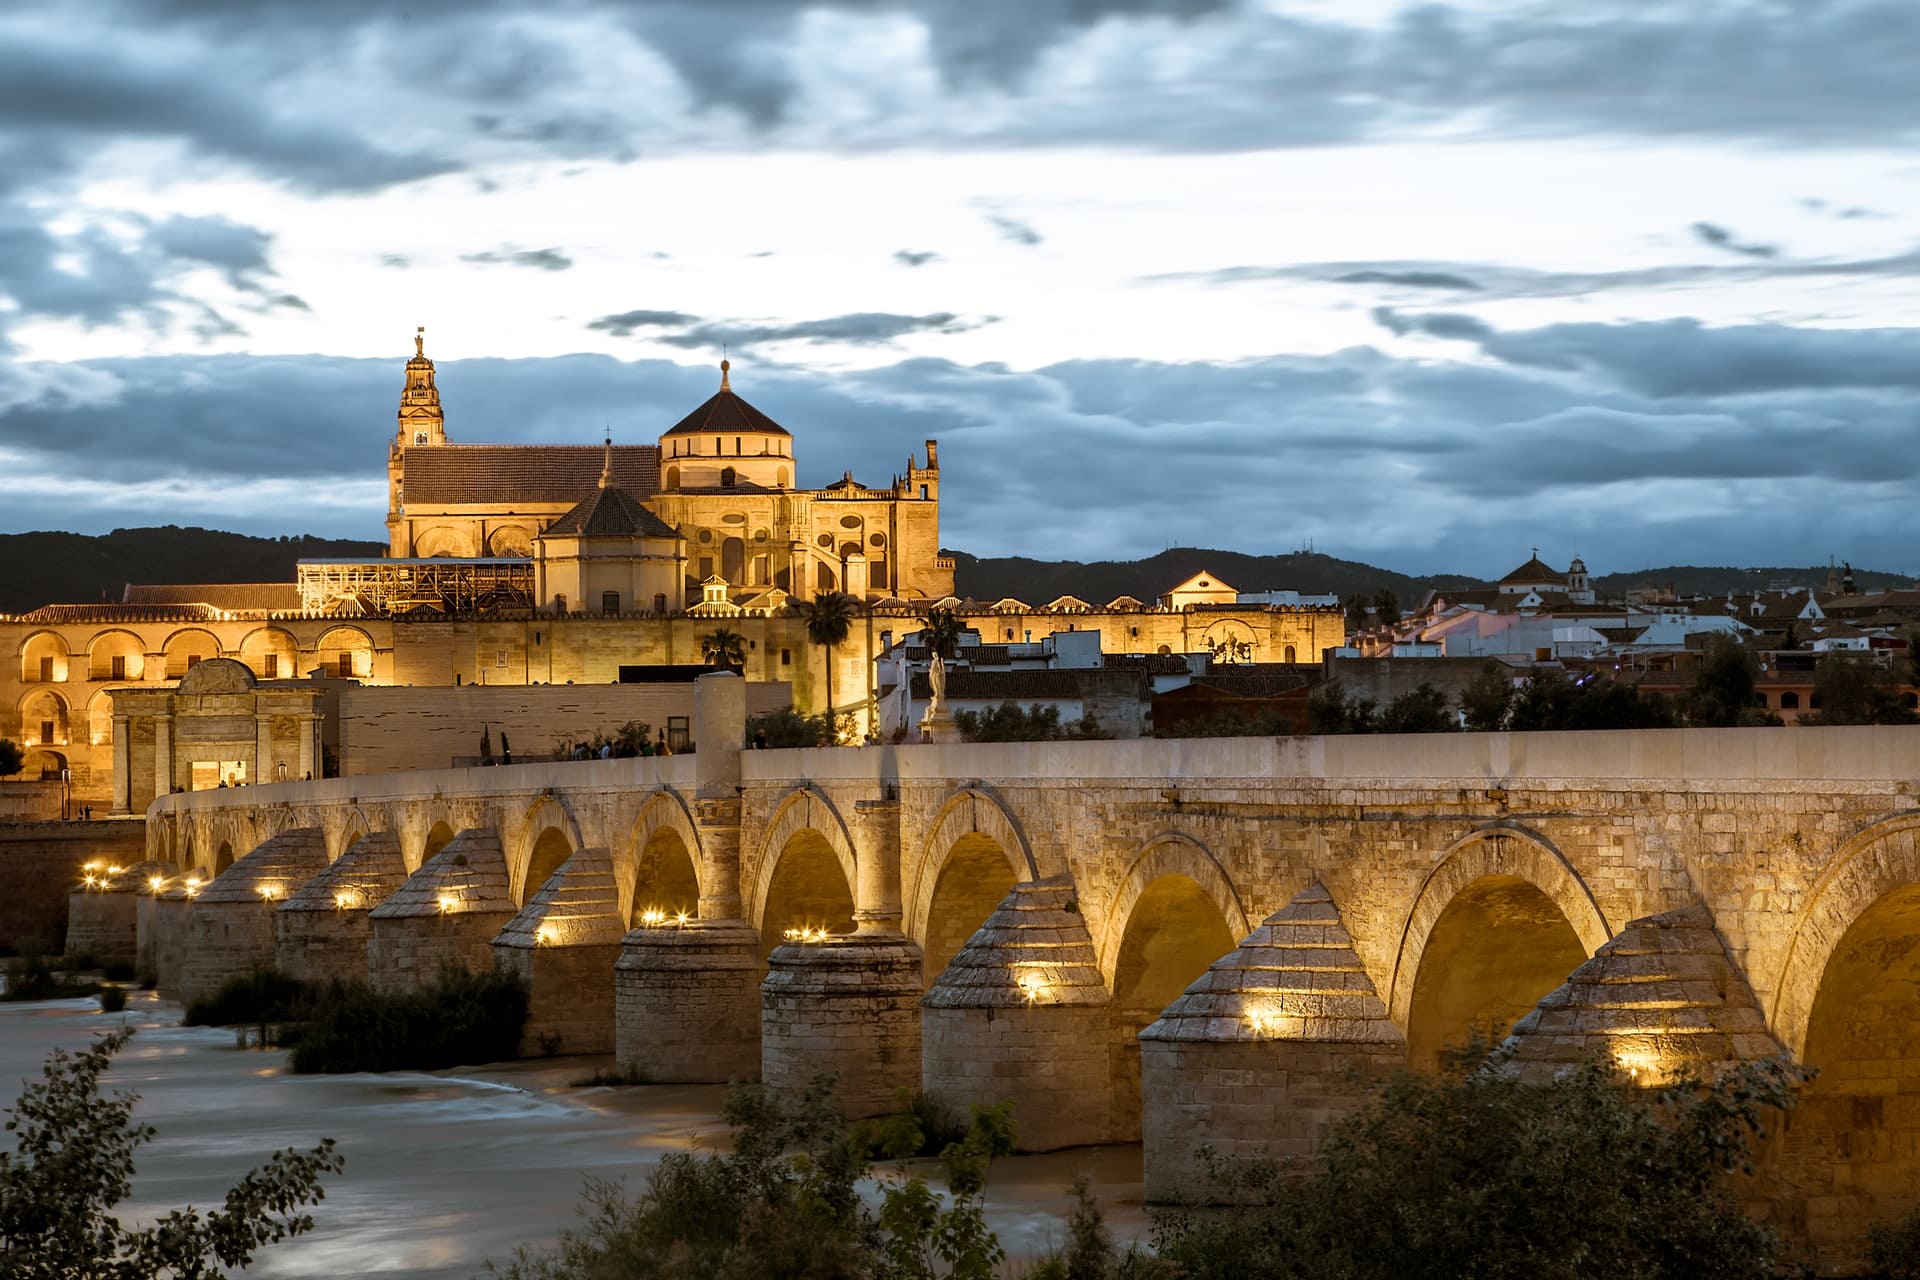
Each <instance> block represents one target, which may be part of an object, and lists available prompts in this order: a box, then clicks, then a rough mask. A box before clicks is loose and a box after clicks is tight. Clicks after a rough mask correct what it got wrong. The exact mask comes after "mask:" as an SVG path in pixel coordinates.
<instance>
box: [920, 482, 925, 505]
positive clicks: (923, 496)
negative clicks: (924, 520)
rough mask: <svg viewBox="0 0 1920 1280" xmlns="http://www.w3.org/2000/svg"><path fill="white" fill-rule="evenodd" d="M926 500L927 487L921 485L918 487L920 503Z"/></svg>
mask: <svg viewBox="0 0 1920 1280" xmlns="http://www.w3.org/2000/svg"><path fill="white" fill-rule="evenodd" d="M926 500H927V486H925V485H921V486H920V501H922V502H925V501H926Z"/></svg>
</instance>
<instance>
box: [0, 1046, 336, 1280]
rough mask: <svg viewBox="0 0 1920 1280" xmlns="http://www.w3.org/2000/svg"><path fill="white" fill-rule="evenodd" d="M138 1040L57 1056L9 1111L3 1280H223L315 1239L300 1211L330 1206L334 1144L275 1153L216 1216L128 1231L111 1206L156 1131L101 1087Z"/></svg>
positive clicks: (1, 1229) (1, 1184) (128, 1102)
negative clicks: (272, 1249) (325, 1186)
mask: <svg viewBox="0 0 1920 1280" xmlns="http://www.w3.org/2000/svg"><path fill="white" fill-rule="evenodd" d="M132 1036H133V1031H132V1029H131V1028H129V1029H126V1030H121V1031H116V1032H114V1033H113V1034H112V1035H109V1036H105V1037H103V1038H102V1039H100V1040H97V1041H95V1042H94V1044H93V1046H92V1047H91V1048H89V1049H86V1050H84V1051H82V1052H80V1053H77V1054H69V1053H67V1052H66V1051H65V1050H55V1051H54V1053H53V1055H52V1056H51V1057H49V1058H48V1059H47V1063H46V1065H45V1067H44V1068H42V1071H41V1075H42V1077H43V1079H42V1082H41V1083H39V1084H29V1085H27V1086H26V1088H25V1089H24V1090H23V1091H22V1092H21V1094H20V1101H19V1102H17V1103H16V1104H15V1105H14V1106H13V1107H12V1109H11V1110H9V1111H8V1113H7V1114H8V1116H9V1119H8V1120H7V1126H6V1127H7V1129H8V1130H9V1131H11V1132H12V1133H13V1135H14V1139H15V1145H16V1150H15V1151H13V1152H8V1153H0V1275H5V1276H8V1277H19V1278H20V1280H43V1278H44V1280H54V1278H55V1277H77V1276H86V1277H96V1276H97V1277H112V1278H118V1280H146V1278H147V1277H151V1276H159V1275H162V1274H166V1275H171V1276H177V1277H202V1276H214V1275H220V1274H223V1273H224V1269H227V1268H241V1267H245V1266H247V1265H248V1264H249V1263H250V1262H252V1260H253V1255H254V1252H255V1251H256V1250H257V1249H259V1248H261V1247H262V1246H264V1245H269V1244H275V1243H278V1242H279V1241H281V1240H284V1239H286V1238H288V1237H289V1236H298V1235H304V1234H305V1233H306V1232H308V1231H311V1230H312V1229H313V1219H312V1217H311V1216H309V1215H308V1214H305V1213H301V1212H298V1210H299V1209H300V1208H301V1207H302V1206H304V1205H309V1204H316V1203H318V1202H319V1201H320V1200H322V1199H323V1198H324V1197H325V1192H324V1191H322V1190H321V1187H320V1177H321V1175H322V1174H327V1173H339V1172H340V1170H341V1168H342V1161H341V1159H340V1157H339V1156H338V1155H336V1154H335V1153H334V1149H333V1140H332V1139H331V1138H328V1139H326V1140H325V1141H323V1142H321V1143H320V1145H319V1146H317V1147H315V1148H313V1149H312V1150H311V1151H296V1150H294V1149H292V1148H288V1149H287V1150H284V1151H278V1152H275V1153H274V1155H273V1157H272V1158H271V1159H270V1160H268V1162H267V1163H266V1164H265V1165H264V1166H262V1167H260V1168H257V1169H255V1170H253V1171H252V1172H250V1173H248V1174H247V1175H246V1177H244V1178H242V1179H241V1180H240V1182H239V1183H238V1184H237V1185H236V1186H235V1187H234V1188H233V1189H232V1190H231V1191H229V1192H227V1195H226V1200H225V1203H224V1205H223V1206H222V1207H221V1208H219V1209H214V1210H210V1211H207V1212H206V1213H204V1214H203V1213H202V1212H200V1211H199V1210H196V1209H191V1208H188V1209H176V1210H174V1211H173V1212H172V1213H169V1214H167V1215H166V1216H165V1217H163V1218H161V1219H160V1220H159V1221H158V1222H156V1223H154V1224H153V1225H152V1226H150V1227H145V1228H142V1229H140V1230H137V1231H136V1230H130V1229H128V1228H126V1227H124V1226H122V1225H121V1224H120V1220H119V1218H117V1217H116V1216H115V1215H114V1212H113V1210H114V1206H116V1205H118V1204H119V1203H120V1202H121V1201H122V1200H124V1199H125V1198H126V1196H127V1193H128V1190H129V1187H130V1186H131V1183H132V1179H133V1164H134V1152H135V1151H136V1150H137V1149H138V1148H139V1147H140V1146H141V1145H143V1144H145V1143H148V1142H151V1141H152V1140H153V1136H154V1131H153V1129H152V1127H151V1126H148V1125H143V1124H135V1123H134V1122H133V1118H132V1117H133V1104H134V1103H135V1102H137V1101H138V1100H139V1099H138V1097H137V1096H136V1095H134V1094H130V1093H116V1094H114V1095H113V1096H112V1097H103V1096H102V1095H101V1093H100V1077H101V1075H102V1074H103V1073H105V1071H106V1070H107V1067H108V1065H109V1064H110V1063H111V1062H112V1061H113V1056H114V1055H115V1054H116V1053H118V1052H119V1051H120V1050H121V1049H122V1048H123V1047H125V1045H126V1043H127V1041H128V1040H129V1039H130V1038H132Z"/></svg>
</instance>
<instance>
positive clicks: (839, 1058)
mask: <svg viewBox="0 0 1920 1280" xmlns="http://www.w3.org/2000/svg"><path fill="white" fill-rule="evenodd" d="M767 964H768V973H767V979H766V981H765V982H764V983H762V984H761V986H760V1078H761V1079H762V1080H763V1081H764V1082H765V1083H766V1084H767V1086H768V1087H769V1088H771V1089H774V1090H777V1091H779V1092H781V1093H785V1094H788V1095H795V1094H798V1093H799V1092H801V1091H802V1090H804V1089H805V1088H807V1086H808V1085H810V1084H812V1083H813V1080H814V1079H815V1077H817V1076H822V1075H829V1074H830V1075H833V1076H834V1077H836V1079H837V1081H838V1083H837V1086H836V1096H837V1098H838V1101H839V1103H840V1106H841V1108H842V1109H843V1110H844V1111H845V1112H846V1114H847V1116H848V1117H849V1118H850V1119H856V1120H857V1119H861V1118H863V1117H867V1116H879V1115H886V1114H887V1113H889V1112H891V1111H892V1110H893V1109H894V1108H895V1106H896V1105H897V1103H896V1101H895V1097H894V1095H895V1093H896V1091H898V1090H900V1089H911V1088H913V1087H914V1086H915V1085H917V1084H918V1083H919V1082H920V1007H919V1005H920V948H919V947H917V946H915V945H914V944H913V942H912V941H910V940H909V939H907V938H903V937H899V936H897V935H896V936H894V937H891V938H889V937H885V936H878V935H876V936H863V935H859V934H855V935H854V936H852V937H848V938H836V939H834V940H831V941H828V942H820V943H805V942H803V943H788V944H787V945H785V946H780V947H775V948H774V950H773V954H772V955H771V956H769V957H768V958H767Z"/></svg>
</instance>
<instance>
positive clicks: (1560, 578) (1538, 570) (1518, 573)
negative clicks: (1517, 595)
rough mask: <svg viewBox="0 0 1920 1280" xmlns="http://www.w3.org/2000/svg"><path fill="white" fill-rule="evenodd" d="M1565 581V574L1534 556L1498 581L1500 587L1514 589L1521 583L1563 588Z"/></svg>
mask: <svg viewBox="0 0 1920 1280" xmlns="http://www.w3.org/2000/svg"><path fill="white" fill-rule="evenodd" d="M1566 581H1567V575H1566V574H1564V573H1561V572H1560V571H1559V570H1558V569H1555V568H1554V567H1553V566H1551V565H1549V564H1545V563H1543V562H1542V561H1541V559H1540V557H1539V556H1534V557H1532V558H1531V559H1529V560H1528V561H1527V562H1526V563H1525V564H1523V565H1521V566H1520V567H1519V568H1518V569H1515V570H1514V571H1513V572H1512V573H1510V574H1508V575H1507V576H1506V577H1504V578H1502V579H1500V585H1501V586H1503V587H1514V586H1519V585H1521V584H1523V583H1535V582H1541V583H1549V582H1550V583H1553V584H1555V585H1558V586H1564V585H1565V584H1566Z"/></svg>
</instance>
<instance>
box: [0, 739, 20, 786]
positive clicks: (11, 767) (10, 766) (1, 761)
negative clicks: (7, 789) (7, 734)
mask: <svg viewBox="0 0 1920 1280" xmlns="http://www.w3.org/2000/svg"><path fill="white" fill-rule="evenodd" d="M26 763H27V757H26V755H25V754H24V753H23V752H22V751H21V750H20V745H19V744H18V743H16V742H15V741H14V740H13V739H12V738H0V778H11V777H12V776H13V775H14V774H16V773H18V772H20V770H21V769H23V768H25V767H26Z"/></svg>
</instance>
